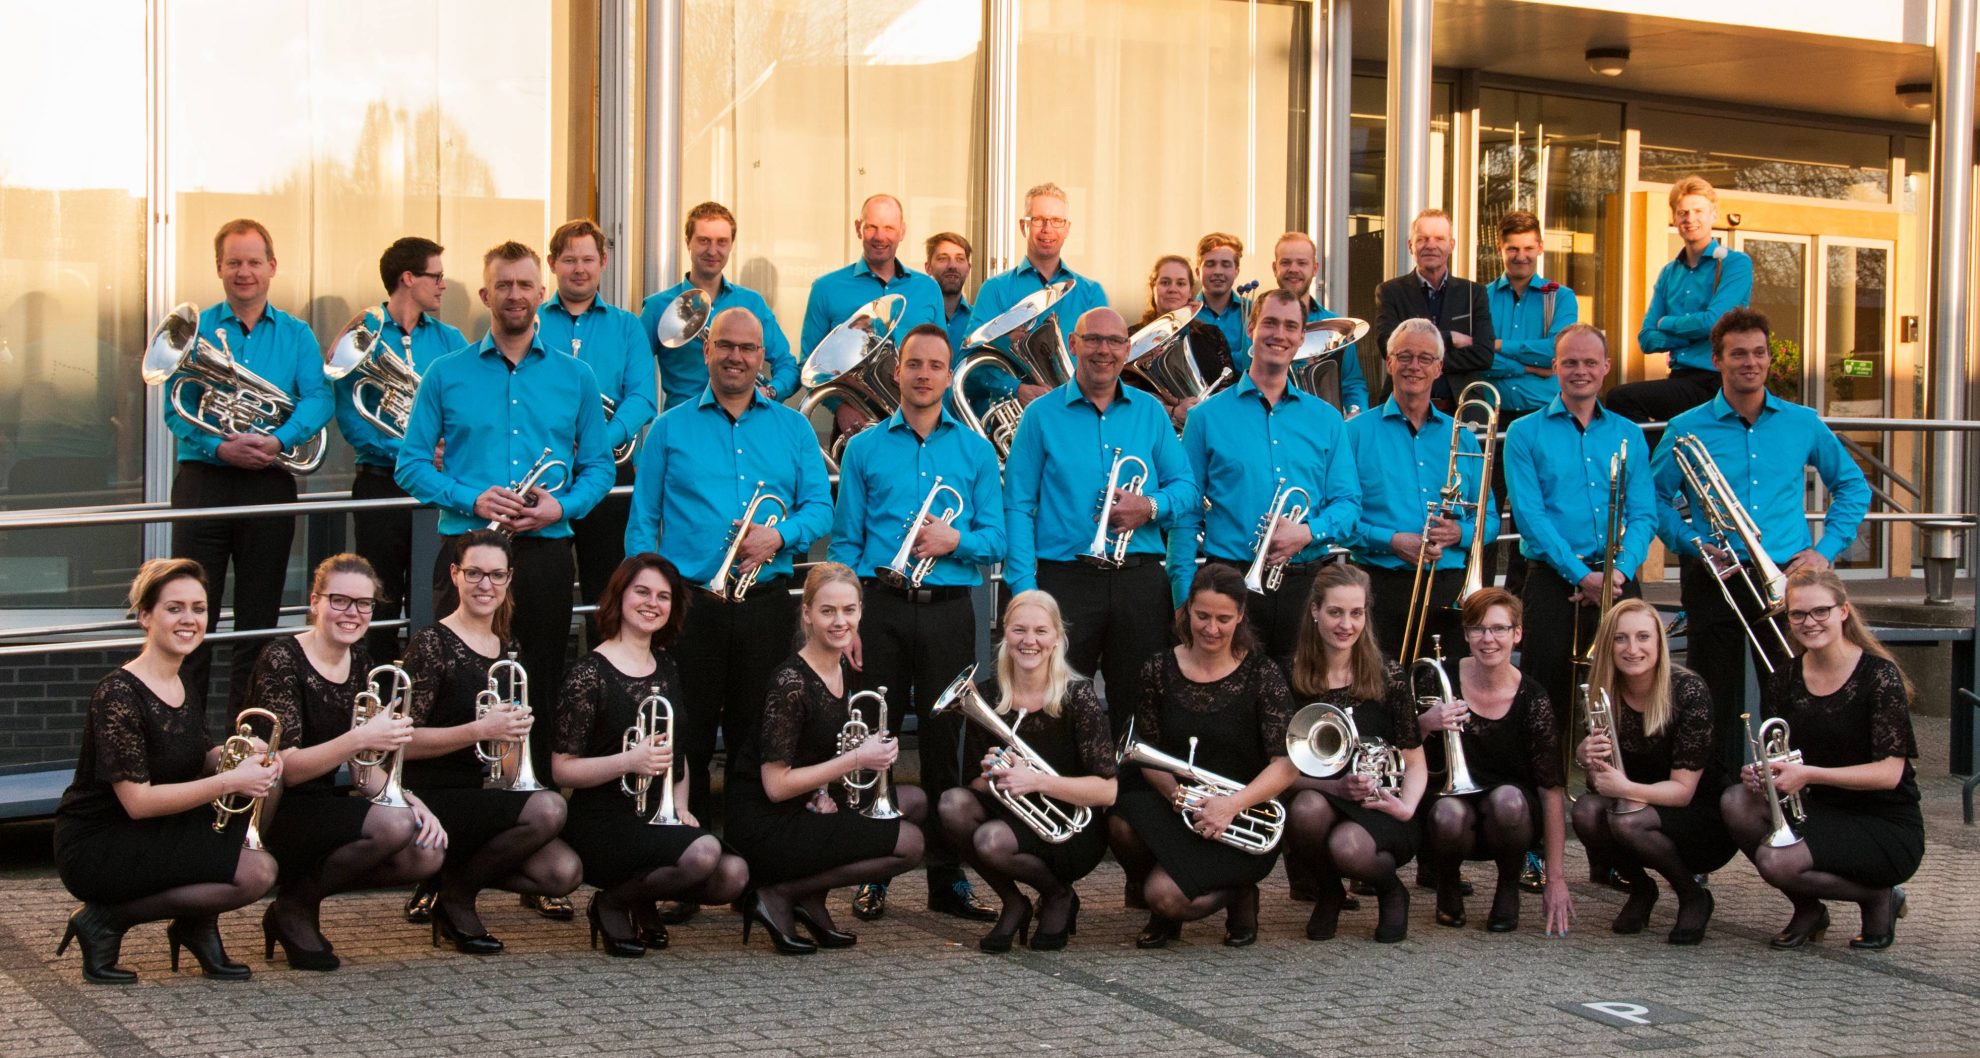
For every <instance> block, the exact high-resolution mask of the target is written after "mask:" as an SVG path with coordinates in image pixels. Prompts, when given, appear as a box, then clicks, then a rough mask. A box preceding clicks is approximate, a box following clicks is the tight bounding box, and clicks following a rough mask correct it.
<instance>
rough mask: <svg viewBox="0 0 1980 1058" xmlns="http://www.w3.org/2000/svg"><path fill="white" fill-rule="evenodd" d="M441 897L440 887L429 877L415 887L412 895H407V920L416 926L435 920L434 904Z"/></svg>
mask: <svg viewBox="0 0 1980 1058" xmlns="http://www.w3.org/2000/svg"><path fill="white" fill-rule="evenodd" d="M439 899H440V887H439V886H438V885H437V884H435V883H434V881H433V879H431V878H428V879H426V880H425V881H423V882H421V883H419V884H418V885H416V886H414V887H413V891H412V895H411V896H409V897H406V921H407V922H410V923H412V924H413V925H415V926H424V925H426V924H427V923H428V922H431V921H433V904H434V901H436V900H439Z"/></svg>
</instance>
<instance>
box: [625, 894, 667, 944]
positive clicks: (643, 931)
mask: <svg viewBox="0 0 1980 1058" xmlns="http://www.w3.org/2000/svg"><path fill="white" fill-rule="evenodd" d="M632 924H633V936H634V937H637V938H639V942H640V943H641V944H643V945H645V946H646V950H648V951H665V950H666V948H667V944H668V943H669V942H670V941H671V940H672V938H671V937H669V936H668V935H667V922H666V917H665V915H664V913H662V912H661V911H660V910H659V909H658V908H655V907H654V906H653V905H652V904H644V905H642V906H640V907H637V908H635V909H633V913H632Z"/></svg>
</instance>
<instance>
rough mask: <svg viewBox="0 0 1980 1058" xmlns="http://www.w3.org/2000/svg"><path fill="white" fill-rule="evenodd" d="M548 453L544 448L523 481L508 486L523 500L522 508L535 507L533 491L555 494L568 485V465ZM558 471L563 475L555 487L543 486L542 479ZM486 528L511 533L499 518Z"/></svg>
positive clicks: (491, 520) (558, 478)
mask: <svg viewBox="0 0 1980 1058" xmlns="http://www.w3.org/2000/svg"><path fill="white" fill-rule="evenodd" d="M550 452H551V449H549V448H545V449H544V450H543V454H542V455H540V456H537V457H536V462H535V463H533V464H531V466H530V468H529V473H527V474H524V475H523V479H522V480H521V481H518V482H516V483H515V484H514V485H512V486H510V488H509V491H511V492H514V493H515V494H516V495H518V496H521V497H522V498H523V506H525V507H534V506H536V496H535V490H536V489H537V488H539V487H540V488H542V489H543V491H545V492H557V491H559V490H561V489H562V488H563V487H564V486H565V485H567V484H569V483H570V471H571V468H570V464H568V463H565V462H564V461H563V460H561V459H552V458H550ZM559 469H561V470H562V471H563V473H561V474H559V475H557V483H556V484H555V485H545V484H543V479H544V478H545V477H547V476H548V475H549V473H550V472H551V471H552V470H559ZM488 528H490V529H494V530H497V531H500V532H504V533H506V532H510V531H511V530H510V529H509V527H508V526H506V525H503V524H502V521H501V519H499V518H497V519H490V520H489V522H488Z"/></svg>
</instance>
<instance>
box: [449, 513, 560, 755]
mask: <svg viewBox="0 0 1980 1058" xmlns="http://www.w3.org/2000/svg"><path fill="white" fill-rule="evenodd" d="M460 540H461V538H460V537H459V536H442V537H441V538H440V554H439V555H438V556H437V557H436V558H435V559H434V562H433V619H434V620H436V621H438V620H439V619H440V618H442V617H445V616H447V615H448V614H450V613H453V612H454V608H455V607H456V606H458V605H460V599H459V598H458V597H457V596H456V595H455V594H454V581H453V578H452V577H450V576H449V575H448V573H449V570H448V567H449V566H450V565H452V564H453V562H454V561H455V556H456V552H458V551H459V549H460ZM514 545H515V552H516V557H515V571H516V572H515V577H514V578H513V579H512V580H510V581H509V597H510V598H511V599H513V600H514V601H515V604H514V607H513V611H512V613H511V616H510V618H509V633H510V635H512V636H514V637H515V640H516V660H517V661H519V662H521V663H522V667H523V671H525V672H527V673H529V707H530V709H531V710H532V711H534V712H535V714H536V725H535V726H534V727H532V728H530V731H529V750H530V753H531V755H532V761H533V763H534V766H535V768H536V777H537V779H538V780H539V781H541V782H543V783H546V784H547V783H549V781H550V744H551V742H553V741H554V740H555V737H556V731H557V702H558V699H559V697H561V696H562V694H563V692H564V658H565V656H566V654H568V652H569V650H570V642H571V577H572V576H573V574H572V572H571V542H570V540H569V539H568V538H562V537H560V538H556V539H548V538H545V537H541V536H518V537H516V538H515V541H514Z"/></svg>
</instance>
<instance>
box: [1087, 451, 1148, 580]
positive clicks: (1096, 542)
mask: <svg viewBox="0 0 1980 1058" xmlns="http://www.w3.org/2000/svg"><path fill="white" fill-rule="evenodd" d="M1129 463H1132V464H1134V465H1135V466H1137V467H1140V468H1141V469H1140V470H1139V471H1136V472H1134V474H1133V475H1132V476H1130V477H1129V478H1128V479H1127V480H1126V481H1122V480H1121V470H1122V468H1124V467H1126V466H1127V465H1128V464H1129ZM1147 480H1148V464H1147V463H1145V462H1143V461H1142V459H1141V457H1139V456H1131V455H1124V454H1122V452H1121V450H1120V449H1118V448H1116V449H1114V463H1113V465H1112V466H1111V467H1109V468H1107V484H1106V486H1105V487H1103V488H1102V489H1101V490H1100V519H1099V521H1100V524H1099V526H1098V527H1096V528H1095V529H1094V530H1093V543H1092V545H1091V546H1089V547H1088V548H1087V549H1086V551H1085V552H1083V553H1082V554H1081V555H1080V556H1079V560H1080V561H1081V562H1084V563H1086V564H1087V565H1089V566H1099V567H1101V568H1102V569H1119V568H1120V567H1121V565H1122V564H1123V563H1125V562H1126V561H1127V550H1128V543H1129V542H1130V541H1132V540H1133V539H1134V530H1132V529H1123V530H1121V531H1120V532H1119V533H1115V532H1114V531H1113V530H1112V529H1109V528H1108V527H1107V522H1108V520H1109V519H1111V518H1112V517H1113V516H1114V490H1115V489H1117V488H1118V489H1119V490H1121V491H1122V492H1126V493H1128V494H1129V495H1133V496H1139V495H1141V487H1142V485H1143V484H1144V483H1145V482H1147Z"/></svg>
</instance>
